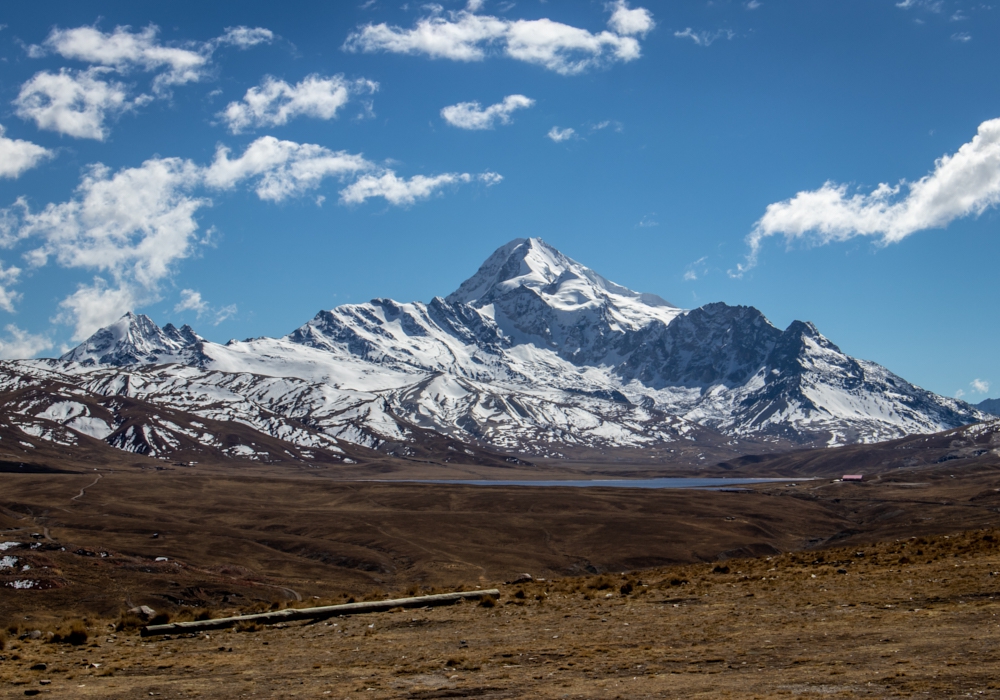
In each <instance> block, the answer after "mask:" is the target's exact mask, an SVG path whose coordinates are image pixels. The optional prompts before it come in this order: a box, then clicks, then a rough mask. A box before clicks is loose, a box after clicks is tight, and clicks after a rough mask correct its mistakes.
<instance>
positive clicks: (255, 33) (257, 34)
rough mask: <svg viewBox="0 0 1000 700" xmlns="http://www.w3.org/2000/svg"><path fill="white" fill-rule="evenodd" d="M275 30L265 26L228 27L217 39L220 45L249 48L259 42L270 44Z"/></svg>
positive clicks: (216, 41)
mask: <svg viewBox="0 0 1000 700" xmlns="http://www.w3.org/2000/svg"><path fill="white" fill-rule="evenodd" d="M272 41H274V32H272V31H271V30H270V29H264V28H263V27H226V33H225V34H223V35H222V36H220V37H219V38H218V39H216V40H215V43H216V44H218V45H222V44H228V45H230V46H235V47H237V48H240V49H249V48H250V47H252V46H257V45H258V44H270V43H271V42H272Z"/></svg>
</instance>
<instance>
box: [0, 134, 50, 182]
mask: <svg viewBox="0 0 1000 700" xmlns="http://www.w3.org/2000/svg"><path fill="white" fill-rule="evenodd" d="M4 131H5V129H4V128H3V126H2V125H0V177H10V178H16V177H20V175H21V173H23V172H24V171H26V170H31V169H32V168H34V167H35V166H36V165H38V164H39V163H41V162H42V161H43V160H45V159H47V158H51V157H53V156H54V155H55V154H54V153H53V152H52V151H50V150H49V149H47V148H42V147H41V146H39V145H37V144H34V143H32V142H31V141H24V140H22V139H9V138H7V137H6V136H4Z"/></svg>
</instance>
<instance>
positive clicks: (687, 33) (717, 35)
mask: <svg viewBox="0 0 1000 700" xmlns="http://www.w3.org/2000/svg"><path fill="white" fill-rule="evenodd" d="M674 36H675V37H677V38H678V39H690V40H691V41H693V42H694V43H695V44H697V45H698V46H711V45H712V44H714V43H715V42H716V41H717V40H719V39H721V38H723V37H725V38H726V39H732V38H733V37H734V36H736V34H735V32H733V31H731V30H729V29H718V30H716V31H714V32H707V31H701V32H696V31H694V30H692V29H691V27H687V28H685V29H684V31H682V32H674Z"/></svg>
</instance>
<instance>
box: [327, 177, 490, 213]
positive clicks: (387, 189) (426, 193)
mask: <svg viewBox="0 0 1000 700" xmlns="http://www.w3.org/2000/svg"><path fill="white" fill-rule="evenodd" d="M502 179H503V178H502V177H501V176H500V175H498V174H496V173H491V172H485V173H481V174H479V175H470V174H469V173H444V174H442V175H435V176H433V177H427V176H425V175H415V176H413V177H411V178H410V179H408V180H407V179H405V178H401V177H399V176H397V175H396V173H395V172H394V171H392V170H386V171H384V172H382V173H380V174H372V175H363V176H361V177H360V178H358V179H357V180H356V181H355V182H353V183H351V184H350V185H349V186H347V187H345V188H344V189H342V190H341V191H340V201H341V202H343V203H345V204H361V203H363V202H364V201H365V200H368V199H371V198H373V197H383V198H385V200H386V201H387V202H389V203H390V204H396V205H405V204H413V203H414V202H416V201H417V200H418V199H427V198H428V197H430V196H431V195H432V194H434V193H435V192H437V191H438V190H440V189H441V188H442V187H445V186H447V185H454V184H459V183H468V182H472V181H473V180H478V181H479V182H482V183H484V184H486V186H487V187H489V186H491V185H495V184H497V183H498V182H500V181H501V180H502Z"/></svg>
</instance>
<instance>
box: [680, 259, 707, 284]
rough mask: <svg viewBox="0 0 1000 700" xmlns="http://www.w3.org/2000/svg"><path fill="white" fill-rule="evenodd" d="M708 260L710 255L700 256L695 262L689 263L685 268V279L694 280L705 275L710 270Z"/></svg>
mask: <svg viewBox="0 0 1000 700" xmlns="http://www.w3.org/2000/svg"><path fill="white" fill-rule="evenodd" d="M706 260H708V256H707V255H706V256H704V257H701V258H698V259H697V260H695V261H694V262H693V263H690V264H688V266H687V268H686V269H685V270H684V281H685V282H694V281H695V280H697V279H698V278H699V277H704V276H705V273H706V272H707V271H708V268H707V266H706V265H705V261H706Z"/></svg>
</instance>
